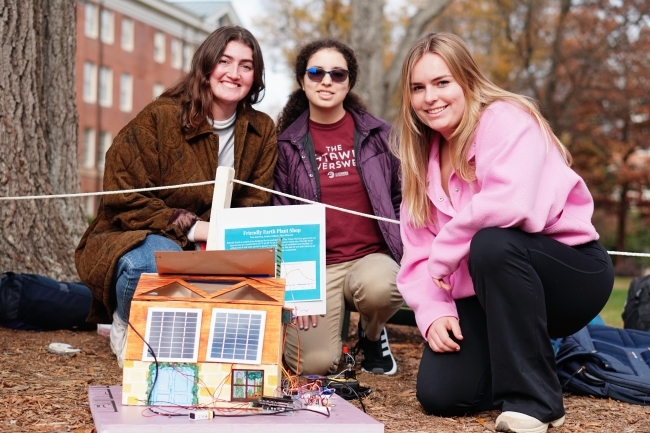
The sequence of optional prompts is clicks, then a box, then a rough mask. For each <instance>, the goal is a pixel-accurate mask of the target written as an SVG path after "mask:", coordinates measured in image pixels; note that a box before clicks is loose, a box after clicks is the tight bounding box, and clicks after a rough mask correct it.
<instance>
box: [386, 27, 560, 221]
mask: <svg viewBox="0 0 650 433" xmlns="http://www.w3.org/2000/svg"><path fill="white" fill-rule="evenodd" d="M427 53H433V54H437V55H439V56H440V57H442V58H443V60H444V61H445V62H446V63H447V66H448V67H449V71H450V72H451V75H452V76H453V77H454V80H456V82H457V83H458V84H459V85H460V86H461V88H462V89H463V93H464V95H465V110H464V112H463V117H462V119H461V121H460V123H459V125H458V127H457V128H456V130H455V131H454V133H453V134H452V135H451V136H450V137H449V140H448V141H449V149H450V156H451V163H452V166H453V167H454V169H455V170H456V174H457V175H458V176H459V177H460V178H461V179H463V180H465V181H467V182H471V181H473V180H475V179H476V175H475V172H474V167H472V165H471V164H470V163H469V162H468V161H467V154H468V152H469V149H470V146H471V144H472V140H473V138H474V134H475V133H476V127H477V125H478V121H479V118H480V115H481V112H482V110H483V109H484V108H485V107H487V106H488V105H490V104H491V103H493V102H495V101H499V100H505V101H509V102H512V103H515V104H517V105H518V106H520V107H521V108H522V109H523V110H525V111H526V112H527V113H529V114H530V115H531V116H533V117H534V118H535V119H536V120H537V122H538V123H539V125H540V126H541V128H542V131H543V132H544V135H545V137H546V143H547V146H548V141H549V139H550V140H551V141H553V142H554V143H555V145H556V146H557V147H558V149H559V150H560V152H561V153H562V155H563V157H564V160H565V161H566V163H567V165H571V155H570V154H569V151H568V150H567V149H566V148H565V147H564V145H563V144H562V143H561V142H560V140H559V139H558V138H557V137H556V136H555V134H553V131H552V130H551V126H550V125H549V123H548V122H547V121H546V119H544V117H543V116H542V114H541V113H540V111H539V109H538V107H537V104H536V102H535V101H534V100H533V99H531V98H528V97H526V96H523V95H517V94H515V93H511V92H508V91H506V90H503V89H501V88H500V87H498V86H497V85H495V84H494V83H492V82H491V81H490V80H489V79H487V77H485V75H483V73H482V72H481V70H480V69H479V67H478V65H477V64H476V61H475V60H474V58H473V57H472V55H471V54H470V52H469V48H468V47H467V45H466V44H465V42H463V40H462V39H461V38H460V37H458V36H456V35H454V34H451V33H430V34H428V35H426V36H424V37H422V38H420V39H419V40H418V41H417V42H416V43H415V44H414V45H413V46H412V47H411V49H410V50H409V52H408V54H407V55H406V58H405V59H404V64H403V65H402V77H401V79H400V85H399V88H401V91H402V101H401V104H400V108H399V112H398V115H397V119H396V120H395V123H394V125H393V130H392V133H391V137H390V146H391V149H392V150H393V152H394V153H395V155H396V156H397V157H398V158H399V159H400V161H401V170H402V173H401V174H402V200H403V202H404V204H405V207H406V209H405V210H406V211H407V213H408V222H409V224H411V225H412V226H414V227H424V226H426V224H427V223H429V222H432V221H433V220H432V217H433V216H432V213H431V204H430V202H429V199H428V197H427V194H426V176H427V167H428V162H429V151H430V147H431V141H432V138H433V137H434V134H437V133H436V132H435V131H433V130H431V129H430V128H429V127H428V126H427V125H425V124H424V123H422V121H421V120H420V119H419V118H418V116H417V114H416V113H415V111H414V110H413V107H412V106H411V86H410V81H411V80H410V78H411V71H413V67H414V66H415V64H416V63H417V62H418V61H419V60H420V59H421V58H422V57H423V56H424V55H425V54H427Z"/></svg>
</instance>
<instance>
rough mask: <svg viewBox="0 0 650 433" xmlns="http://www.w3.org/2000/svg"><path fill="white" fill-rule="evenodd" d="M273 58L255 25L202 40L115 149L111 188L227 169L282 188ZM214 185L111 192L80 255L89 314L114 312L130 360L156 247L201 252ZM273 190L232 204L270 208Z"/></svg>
mask: <svg viewBox="0 0 650 433" xmlns="http://www.w3.org/2000/svg"><path fill="white" fill-rule="evenodd" d="M263 77H264V61H263V59H262V53H261V50H260V47H259V45H258V43H257V41H256V40H255V38H254V37H253V35H252V34H251V33H250V32H249V31H248V30H246V29H243V28H241V27H236V26H225V27H221V28H219V29H217V30H216V31H214V32H213V33H212V34H211V35H210V36H208V38H207V39H206V40H205V41H204V42H203V44H201V46H200V47H199V48H198V50H197V51H196V53H195V55H194V58H193V60H192V67H191V70H190V72H189V73H188V74H187V75H186V76H185V77H183V78H182V79H181V80H180V81H179V82H178V83H177V84H176V85H174V86H173V87H171V88H169V89H167V90H166V91H165V92H164V93H163V94H162V95H161V97H160V98H158V99H157V100H155V101H154V102H152V103H150V104H149V105H147V106H146V107H145V108H144V109H143V110H142V111H141V112H140V113H139V114H138V115H137V116H136V118H135V119H133V120H132V121H131V122H129V124H128V125H127V126H126V127H124V128H123V129H122V130H121V131H120V133H119V134H118V135H117V136H116V137H115V140H114V141H113V144H112V146H111V147H110V149H109V150H108V152H107V154H106V170H105V173H104V190H105V191H115V190H128V189H135V188H146V187H157V186H165V185H177V184H185V183H194V182H203V181H208V180H214V178H215V173H216V169H217V166H230V167H233V168H234V169H235V178H236V179H239V180H243V181H246V182H249V183H254V184H256V185H260V186H263V187H266V188H272V186H273V171H274V169H275V163H276V160H277V145H276V135H275V128H274V125H273V121H272V120H271V118H270V117H269V116H267V115H266V114H264V113H261V112H259V111H256V110H254V109H253V108H252V104H254V103H256V102H258V101H259V100H261V98H262V91H263V90H264V78H263ZM212 195H213V186H211V185H209V186H199V187H185V188H170V189H162V190H157V191H147V192H138V193H124V194H114V195H106V196H104V197H103V199H102V201H101V202H100V205H99V212H98V215H97V218H96V219H95V220H94V221H93V223H92V224H91V225H90V227H89V228H88V230H86V233H85V234H84V236H83V237H82V239H81V242H80V243H79V246H78V247H77V250H76V253H75V260H76V265H77V271H78V273H79V276H80V277H81V279H82V280H83V282H84V283H85V284H86V285H88V287H90V289H91V290H92V292H93V295H94V302H93V306H92V309H91V312H90V315H89V317H88V320H89V321H91V322H97V323H102V322H106V321H108V320H110V317H111V315H112V317H113V327H112V331H111V348H112V349H113V351H114V352H115V354H116V355H117V358H118V362H119V363H120V365H121V361H122V359H123V351H124V343H125V337H126V327H127V323H128V317H129V310H130V305H131V299H132V297H133V293H134V291H135V287H136V285H137V283H138V280H139V278H140V274H141V273H143V272H156V264H155V261H154V254H153V253H154V251H180V250H182V249H193V248H194V242H199V241H206V240H207V235H208V223H207V221H208V220H209V218H210V209H211V204H212ZM269 202H270V194H268V193H266V192H263V191H261V190H259V189H255V188H252V187H245V186H242V185H240V184H235V185H234V187H233V195H232V206H233V207H243V206H263V205H268V204H269Z"/></svg>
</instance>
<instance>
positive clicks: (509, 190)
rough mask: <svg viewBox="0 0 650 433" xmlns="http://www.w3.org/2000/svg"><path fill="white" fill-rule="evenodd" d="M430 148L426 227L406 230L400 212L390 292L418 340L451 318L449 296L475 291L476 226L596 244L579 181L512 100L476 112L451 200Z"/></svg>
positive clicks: (584, 189) (435, 150)
mask: <svg viewBox="0 0 650 433" xmlns="http://www.w3.org/2000/svg"><path fill="white" fill-rule="evenodd" d="M547 142H548V144H547ZM438 144H439V135H438V134H436V137H435V138H434V140H433V143H432V145H431V152H430V155H429V167H428V171H427V185H428V186H427V195H428V196H429V199H430V200H431V202H432V204H433V209H432V214H433V219H434V222H432V223H429V224H428V225H427V227H425V228H413V227H412V226H411V225H410V224H409V223H408V218H407V210H406V208H405V207H404V206H402V209H401V212H400V215H401V234H402V242H403V243H404V256H403V258H402V262H401V269H400V271H399V274H398V275H397V287H398V289H399V291H400V292H401V293H402V296H403V297H404V300H405V301H406V303H407V304H408V305H409V306H410V307H411V308H413V311H414V312H415V318H416V321H417V324H418V327H419V329H420V332H422V336H424V337H425V338H426V332H427V330H428V329H429V326H430V325H431V324H432V323H433V322H434V321H435V320H436V319H438V318H439V317H443V316H453V317H456V318H458V315H457V312H456V304H455V303H454V299H460V298H466V297H469V296H473V295H474V294H475V293H474V285H473V284H472V280H471V278H470V275H469V271H468V269H467V256H468V254H469V245H470V241H471V240H472V237H473V236H474V234H476V233H477V232H478V231H479V230H480V229H482V228H486V227H504V228H505V227H517V228H519V229H521V230H523V231H525V232H528V233H540V234H543V235H547V236H549V237H551V238H553V239H555V240H558V241H560V242H563V243H565V244H567V245H579V244H583V243H586V242H589V241H593V240H596V239H598V233H596V230H595V228H594V226H593V225H592V224H591V216H592V214H593V210H594V204H593V199H592V197H591V194H590V193H589V190H588V189H587V186H586V185H585V182H584V181H583V180H582V178H581V177H580V176H578V175H577V174H576V173H575V172H574V171H573V170H572V169H571V168H570V167H568V166H567V165H566V163H565V162H564V159H563V158H562V155H561V154H560V151H559V150H558V148H557V146H556V145H555V143H553V142H552V141H551V140H550V139H549V140H545V137H544V134H543V132H542V129H541V128H540V126H539V124H538V123H537V121H536V120H535V118H534V117H532V116H530V115H529V114H528V113H526V112H525V111H523V110H522V109H521V108H519V107H518V106H516V105H514V104H513V103H510V102H503V101H500V102H495V103H493V104H491V105H490V106H489V107H487V108H486V109H484V111H483V113H482V115H481V118H480V120H479V124H478V126H477V129H476V135H475V138H474V143H473V146H472V147H471V148H470V152H469V155H468V158H469V160H470V161H471V160H474V163H475V167H476V178H477V179H476V180H475V181H474V182H472V183H471V184H470V183H467V182H465V181H463V180H462V179H460V178H459V177H458V176H457V175H456V173H455V171H452V173H451V176H450V177H449V184H448V190H449V194H450V196H451V200H450V199H449V198H448V197H447V195H446V194H445V192H444V190H443V189H442V182H441V177H440V163H439V160H438V148H439V146H438ZM432 278H436V279H443V280H444V281H445V282H447V283H449V284H450V285H451V287H452V290H451V292H447V291H446V290H443V289H439V288H438V287H437V286H436V285H435V284H434V283H433V281H432ZM461 326H462V324H461Z"/></svg>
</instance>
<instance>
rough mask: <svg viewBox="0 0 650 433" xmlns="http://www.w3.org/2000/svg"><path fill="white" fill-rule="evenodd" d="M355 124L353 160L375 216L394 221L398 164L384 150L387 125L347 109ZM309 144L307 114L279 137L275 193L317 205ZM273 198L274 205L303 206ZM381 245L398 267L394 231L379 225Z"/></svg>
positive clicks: (398, 243) (317, 187)
mask: <svg viewBox="0 0 650 433" xmlns="http://www.w3.org/2000/svg"><path fill="white" fill-rule="evenodd" d="M347 110H348V112H349V113H350V114H351V115H352V118H353V119H354V124H355V134H354V154H355V157H356V164H357V170H358V171H359V176H360V177H361V180H362V182H363V185H364V186H365V188H366V191H367V192H368V197H370V203H371V204H372V208H373V210H374V213H375V215H376V216H380V217H384V218H390V219H393V220H399V207H400V203H401V202H402V192H401V185H400V181H399V161H398V160H397V158H395V156H394V155H393V154H392V153H391V152H390V149H389V148H388V131H389V130H390V125H388V124H387V123H386V122H384V121H383V120H379V119H377V118H375V117H373V116H371V115H370V114H369V113H366V112H365V111H360V110H352V109H347ZM316 167H317V165H316V155H315V154H314V144H313V142H312V138H311V134H310V133H309V111H305V112H304V113H303V114H302V115H301V116H300V117H299V118H298V119H296V121H295V122H293V123H292V124H291V126H289V127H288V128H287V129H286V130H285V131H284V132H282V133H281V134H280V136H278V163H277V165H276V167H275V176H274V179H275V181H274V184H275V185H274V189H275V190H276V191H281V192H284V193H287V194H291V195H295V196H297V197H302V198H306V199H309V200H313V201H320V180H319V178H318V171H317V169H316ZM302 203H303V202H299V201H297V200H292V199H289V198H286V197H282V196H279V195H277V194H274V195H273V204H274V205H289V204H302ZM379 228H380V229H381V232H382V233H383V235H384V240H385V241H386V245H388V248H389V249H390V252H391V254H392V256H393V258H394V259H395V261H396V262H397V263H399V262H400V260H401V258H402V240H401V238H400V232H399V225H398V224H393V223H389V222H385V221H379Z"/></svg>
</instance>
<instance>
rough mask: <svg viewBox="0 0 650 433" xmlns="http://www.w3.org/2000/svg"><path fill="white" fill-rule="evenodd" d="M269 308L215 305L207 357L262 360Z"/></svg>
mask: <svg viewBox="0 0 650 433" xmlns="http://www.w3.org/2000/svg"><path fill="white" fill-rule="evenodd" d="M265 323H266V311H254V310H230V309H223V308H214V309H212V321H211V323H210V338H209V339H208V353H207V357H206V359H207V360H209V361H218V362H238V363H242V364H261V362H262V342H263V341H264V324H265Z"/></svg>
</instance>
